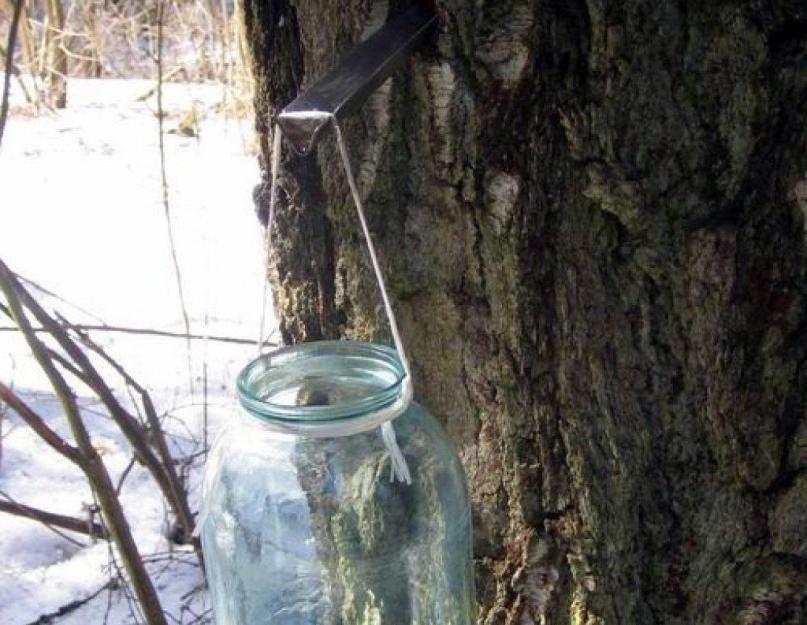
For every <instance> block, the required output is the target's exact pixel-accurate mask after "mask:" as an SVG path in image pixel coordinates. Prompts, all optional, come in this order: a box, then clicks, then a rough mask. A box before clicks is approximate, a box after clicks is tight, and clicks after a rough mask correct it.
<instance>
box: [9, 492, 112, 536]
mask: <svg viewBox="0 0 807 625" xmlns="http://www.w3.org/2000/svg"><path fill="white" fill-rule="evenodd" d="M0 496H2V497H5V499H0V512H6V513H8V514H13V515H16V516H21V517H25V518H27V519H32V520H34V521H39V522H40V523H42V524H43V525H46V526H48V527H49V528H50V527H51V526H53V527H60V528H62V529H66V530H70V531H71V532H77V533H79V534H87V535H88V536H90V537H92V538H103V539H104V540H108V539H109V533H108V532H107V531H106V528H105V527H104V526H103V525H101V524H100V523H91V522H89V521H88V520H87V519H77V518H76V517H72V516H66V515H64V514H56V513H55V512H47V511H45V510H40V509H39V508H33V507H31V506H26V505H25V504H21V503H19V502H17V501H14V500H13V499H11V498H10V497H8V495H6V494H5V493H2V492H0ZM51 529H52V528H51ZM58 533H59V535H60V536H61V537H62V538H65V539H67V540H69V541H70V542H71V543H73V544H75V545H78V546H79V547H84V546H85V545H83V544H82V543H80V542H78V541H76V540H73V539H72V538H70V537H69V536H65V535H64V534H62V533H61V532H58Z"/></svg>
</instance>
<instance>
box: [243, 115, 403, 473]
mask: <svg viewBox="0 0 807 625" xmlns="http://www.w3.org/2000/svg"><path fill="white" fill-rule="evenodd" d="M304 115H305V116H306V117H309V118H311V119H315V118H323V119H330V120H331V121H332V123H333V126H334V130H335V132H336V144H337V146H338V147H339V153H340V155H341V157H342V164H343V165H344V168H345V176H346V177H347V181H348V185H349V186H350V191H351V194H352V195H353V201H354V203H355V204H356V213H357V214H358V216H359V222H360V223H361V229H362V232H363V234H364V240H365V242H366V243H367V250H368V251H369V253H370V261H371V263H372V265H373V271H374V272H375V277H376V280H377V281H378V287H379V290H380V291H381V299H382V301H383V303H384V311H385V312H386V315H387V319H388V321H389V325H390V330H391V331H392V340H393V342H394V344H395V349H396V350H397V352H398V357H399V358H400V360H401V366H402V367H403V370H404V377H403V379H402V380H401V396H400V397H399V399H398V400H397V401H396V402H394V403H393V404H392V405H391V406H389V407H388V408H386V409H383V410H381V411H379V412H378V414H376V415H374V417H377V418H374V419H372V423H374V424H378V423H381V438H382V440H383V441H384V446H385V447H386V448H387V451H388V452H389V456H390V481H394V480H396V479H397V480H398V481H400V482H405V483H407V484H411V483H412V475H411V473H410V471H409V466H408V465H407V463H406V458H405V457H404V455H403V452H401V448H400V446H399V445H398V439H397V437H396V435H395V429H394V428H393V426H392V421H393V419H395V418H396V417H398V416H399V415H401V414H402V413H403V412H404V411H405V410H406V409H407V408H408V407H409V404H410V403H411V401H412V395H413V388H412V372H411V369H410V368H409V359H408V358H407V357H406V352H405V351H404V346H403V341H402V340H401V334H400V331H399V330H398V322H397V320H396V318H395V313H394V311H393V310H392V304H390V300H389V296H388V295H387V288H386V284H385V282H384V276H383V274H382V273H381V267H380V266H379V264H378V257H377V256H376V252H375V247H374V246H373V240H372V237H371V236H370V230H369V228H368V227H367V220H366V219H365V217H364V207H363V205H362V201H361V196H360V195H359V188H358V185H357V184H356V179H355V178H354V176H353V169H352V168H351V166H350V158H349V156H348V153H347V148H346V147H345V142H344V139H343V138H342V130H341V129H340V128H339V124H338V123H337V121H336V117H335V116H333V115H332V114H331V113H326V112H318V111H314V112H311V113H308V112H306V113H305V114H304ZM281 136H282V134H281V130H280V127H279V126H278V125H277V124H276V125H275V129H274V137H273V139H274V141H273V143H272V161H271V165H270V166H271V173H270V180H271V182H270V184H271V187H270V192H269V215H268V218H267V221H266V264H265V266H266V268H267V269H268V267H269V260H270V256H271V250H272V224H273V223H274V217H275V201H276V196H277V173H278V169H279V167H280V144H281ZM268 283H269V279H268V276H267V277H266V279H265V280H264V283H263V297H262V300H261V302H262V307H261V325H260V332H259V336H258V355H260V354H261V353H262V352H263V343H264V328H265V324H266V308H267V307H266V300H267V297H269V298H270V299H271V289H269V288H268ZM346 425H347V424H335V425H334V428H330V429H328V434H329V435H335V434H336V435H339V433H341V435H343V436H344V435H346V434H345V432H343V431H342V430H343V429H344V428H345V426H346ZM272 427H276V428H277V429H279V430H283V431H294V432H297V433H302V432H304V431H305V430H306V428H304V426H301V425H294V424H286V423H277V424H274V423H273V424H272ZM321 428H322V425H318V426H317V427H316V428H313V427H312V428H311V429H310V432H308V434H309V435H311V434H314V435H319V436H321V435H323V434H324V432H320V429H321ZM362 429H364V428H362Z"/></svg>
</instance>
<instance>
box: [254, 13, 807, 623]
mask: <svg viewBox="0 0 807 625" xmlns="http://www.w3.org/2000/svg"><path fill="white" fill-rule="evenodd" d="M369 4H370V3H369V2H367V1H359V0H351V1H349V2H339V3H334V2H328V1H326V0H311V1H308V2H295V3H291V2H289V1H288V0H282V1H281V0H248V1H247V2H246V3H245V17H246V27H247V33H248V37H249V41H250V43H251V48H252V53H253V57H254V69H255V76H256V85H257V93H256V110H257V119H258V122H257V124H258V130H259V132H260V133H261V137H262V140H261V145H262V159H263V163H266V162H268V146H269V145H270V142H269V130H270V124H269V120H270V119H271V117H272V115H274V114H275V113H276V112H277V111H278V110H279V108H281V107H282V106H283V105H285V104H286V103H287V102H288V101H290V99H291V98H293V97H294V95H296V93H297V91H298V89H302V88H305V87H306V86H307V85H310V84H311V83H312V82H313V80H315V79H316V78H317V77H318V76H320V75H321V74H322V73H323V72H324V71H325V70H326V69H327V68H328V67H329V66H331V64H332V63H333V62H334V61H335V60H336V59H337V58H338V57H339V55H340V54H342V53H343V52H344V51H345V50H347V49H348V48H349V47H350V46H351V44H352V43H353V42H354V41H355V40H356V39H357V38H358V36H359V34H360V33H361V31H362V29H363V27H364V24H365V22H366V20H367V17H368V15H369ZM437 10H438V13H439V15H440V19H441V26H440V29H439V33H438V34H436V35H435V37H434V40H433V41H432V42H431V43H429V44H428V45H426V46H424V47H423V49H422V50H420V51H419V53H418V54H417V55H416V56H415V57H414V58H413V59H412V61H411V62H410V63H409V65H408V67H407V68H406V69H405V70H404V71H402V72H400V73H399V74H397V75H396V76H395V77H394V78H393V79H392V81H391V82H390V83H388V84H387V85H385V86H384V87H383V88H382V89H380V90H379V91H378V92H377V93H376V94H374V96H373V97H372V98H371V100H370V101H369V102H368V103H367V105H366V106H365V107H364V109H363V111H362V113H361V114H360V115H358V116H356V117H355V118H353V119H352V120H350V121H349V122H348V123H347V124H346V129H345V130H346V135H347V137H348V142H349V148H350V152H351V155H352V158H353V160H354V162H355V168H356V171H359V172H361V175H360V186H361V188H362V191H363V194H364V195H365V197H366V198H367V212H368V218H369V221H370V227H371V229H372V231H373V233H374V236H375V239H376V243H377V246H378V249H379V253H380V255H381V262H382V265H383V269H384V271H385V273H386V275H387V276H388V280H389V285H390V289H391V291H392V294H393V296H394V298H395V300H396V307H397V310H398V311H399V316H400V318H401V323H402V331H403V335H404V338H405V340H406V343H407V346H408V348H409V350H410V356H411V359H412V361H413V364H414V367H415V375H416V391H417V395H418V398H419V399H420V401H421V402H422V403H424V404H425V405H426V406H428V407H429V408H430V410H431V411H432V412H433V413H435V414H437V415H439V416H440V417H441V418H442V419H443V421H444V423H445V425H446V427H447V428H448V429H449V431H450V432H451V434H452V436H453V438H454V440H455V442H456V443H457V445H458V447H459V448H460V450H461V454H462V456H463V461H464V464H465V467H466V471H467V473H468V476H469V480H470V484H471V491H472V497H473V503H474V521H475V529H476V539H475V540H476V544H475V548H476V555H477V557H478V580H477V587H478V589H479V594H480V601H481V604H482V612H481V615H480V618H481V621H482V622H484V623H487V624H490V625H494V624H500V623H501V624H505V623H508V624H510V623H518V624H528V623H549V624H561V623H575V624H594V623H603V624H607V625H611V624H613V625H616V624H622V623H631V624H639V623H659V624H665V625H667V624H670V625H673V624H676V625H678V624H680V625H685V624H686V625H689V624H694V623H704V624H705V623H709V624H712V623H714V624H718V623H720V624H722V623H743V624H746V625H750V624H764V623H794V624H795V623H804V622H805V620H806V619H807V614H806V613H805V611H806V609H805V607H804V606H805V601H807V555H806V554H805V547H804V530H803V529H802V528H803V526H804V515H805V508H807V495H805V490H806V489H805V488H804V476H805V470H807V468H806V467H807V463H805V461H804V458H805V452H804V448H805V445H804V440H805V435H804V432H805V431H807V430H806V428H807V426H805V419H806V417H805V404H807V401H806V400H807V392H805V390H806V389H807V372H806V371H807V369H805V357H806V356H807V340H806V339H807V323H805V319H806V318H807V315H805V305H806V304H807V284H806V283H805V271H807V269H806V268H807V263H806V262H805V260H806V258H805V256H806V255H805V214H807V191H805V189H807V5H805V4H804V2H803V1H800V0H782V1H780V2H774V3H770V2H761V1H751V2H739V1H725V2H720V3H695V2H689V1H676V2H672V1H662V2H650V1H649V0H629V1H626V2H606V1H604V0H587V1H583V0H572V1H570V2H557V1H550V0H536V1H533V2H528V1H523V2H516V1H510V0H497V1H496V2H492V1H491V2H488V1H484V2H475V3H471V2H463V1H460V0H445V1H441V2H438V3H437ZM285 163H286V167H287V169H286V172H287V173H286V175H284V177H283V178H282V189H283V193H281V202H280V207H279V214H278V221H277V232H276V235H277V239H276V240H277V241H278V245H277V250H276V254H275V257H274V259H273V264H272V268H271V270H272V275H273V277H274V280H275V288H276V292H277V295H278V302H279V304H278V306H279V313H280V319H281V330H282V332H283V336H284V339H285V340H286V341H299V340H310V339H314V338H319V337H332V336H351V337H356V338H382V339H383V338H385V337H386V336H387V334H386V333H387V330H386V326H385V322H384V317H383V311H382V310H381V308H380V307H379V305H378V303H379V297H378V293H377V292H376V288H375V286H374V281H373V280H372V278H371V270H370V266H369V263H368V259H367V257H366V254H365V250H364V248H363V244H362V240H361V238H360V236H359V231H358V224H357V223H356V221H355V216H354V212H353V206H352V204H351V203H350V199H349V193H348V189H347V185H346V182H345V180H344V178H343V176H342V173H341V171H340V167H339V163H338V160H337V157H336V152H335V148H334V146H333V145H332V143H329V142H325V143H324V144H323V145H322V146H321V147H320V148H319V149H318V150H317V151H316V154H314V155H313V156H311V157H308V158H291V157H289V156H286V158H285ZM267 178H268V174H267V172H265V171H264V183H263V185H262V187H261V188H260V189H259V192H258V193H257V195H256V197H257V199H258V203H259V208H260V209H263V210H265V199H266V198H267V197H268V194H267V193H266V190H265V189H266V183H265V181H266V179H267ZM357 609H358V607H357Z"/></svg>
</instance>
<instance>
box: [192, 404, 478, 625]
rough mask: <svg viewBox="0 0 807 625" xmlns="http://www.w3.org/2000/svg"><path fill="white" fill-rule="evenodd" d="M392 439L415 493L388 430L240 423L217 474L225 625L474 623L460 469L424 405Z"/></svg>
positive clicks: (215, 529) (211, 507)
mask: <svg viewBox="0 0 807 625" xmlns="http://www.w3.org/2000/svg"><path fill="white" fill-rule="evenodd" d="M394 428H395V433H396V436H397V442H398V445H399V447H400V449H401V451H402V452H403V455H404V457H405V459H406V462H407V463H408V465H409V469H410V472H411V484H407V483H405V482H401V481H397V480H391V461H390V455H389V452H388V449H387V447H385V444H384V441H383V439H382V435H381V432H380V429H379V428H378V427H375V428H372V429H369V430H365V431H361V432H358V433H353V434H350V435H346V436H329V437H324V438H323V437H314V436H310V435H308V434H305V435H303V434H295V433H288V432H281V431H278V430H277V429H275V428H273V427H271V424H270V423H268V422H267V421H265V420H264V419H262V418H260V417H259V416H255V415H254V414H251V413H250V412H248V411H246V410H243V409H242V410H241V411H240V412H239V415H238V416H237V417H236V418H234V419H233V421H232V422H231V423H230V425H229V426H228V428H227V430H226V432H225V433H224V434H223V436H222V437H220V439H219V440H218V442H217V443H216V445H215V447H214V449H213V450H212V452H211V456H210V461H209V463H208V468H207V473H206V476H205V483H206V498H207V501H206V508H207V513H206V518H205V520H204V523H203V526H202V531H201V536H202V546H203V550H204V554H205V558H206V564H207V573H208V579H209V583H210V592H211V596H212V601H213V611H214V615H215V619H216V623H217V624H218V625H270V624H271V625H409V624H411V625H415V624H417V625H472V623H473V622H474V618H475V612H474V589H473V568H472V566H473V565H472V555H471V523H470V514H469V506H468V496H467V488H466V484H465V478H464V473H463V470H462V466H461V464H460V462H459V459H458V456H457V454H456V451H455V450H454V448H453V446H452V444H451V443H450V441H449V440H448V438H447V436H446V435H445V433H444V431H443V429H442V427H441V426H440V425H439V423H438V422H437V421H436V420H435V419H434V418H433V417H432V416H431V415H430V414H428V413H427V412H426V411H425V410H424V409H423V408H422V407H420V406H419V405H417V404H416V403H414V402H412V403H411V404H410V405H409V407H408V408H407V409H406V411H405V412H404V413H403V414H401V415H400V416H399V417H398V418H396V419H395V421H394Z"/></svg>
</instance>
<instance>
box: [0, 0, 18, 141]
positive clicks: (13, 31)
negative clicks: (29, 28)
mask: <svg viewBox="0 0 807 625" xmlns="http://www.w3.org/2000/svg"><path fill="white" fill-rule="evenodd" d="M22 3H23V0H16V2H14V13H13V14H12V16H11V24H10V25H9V27H8V43H7V44H6V66H5V70H4V71H5V74H4V75H3V99H2V102H0V146H2V144H3V134H4V132H5V129H6V119H8V95H9V93H8V92H9V89H10V88H11V74H12V69H13V67H14V49H15V48H16V47H17V29H18V28H19V25H20V15H22Z"/></svg>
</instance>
